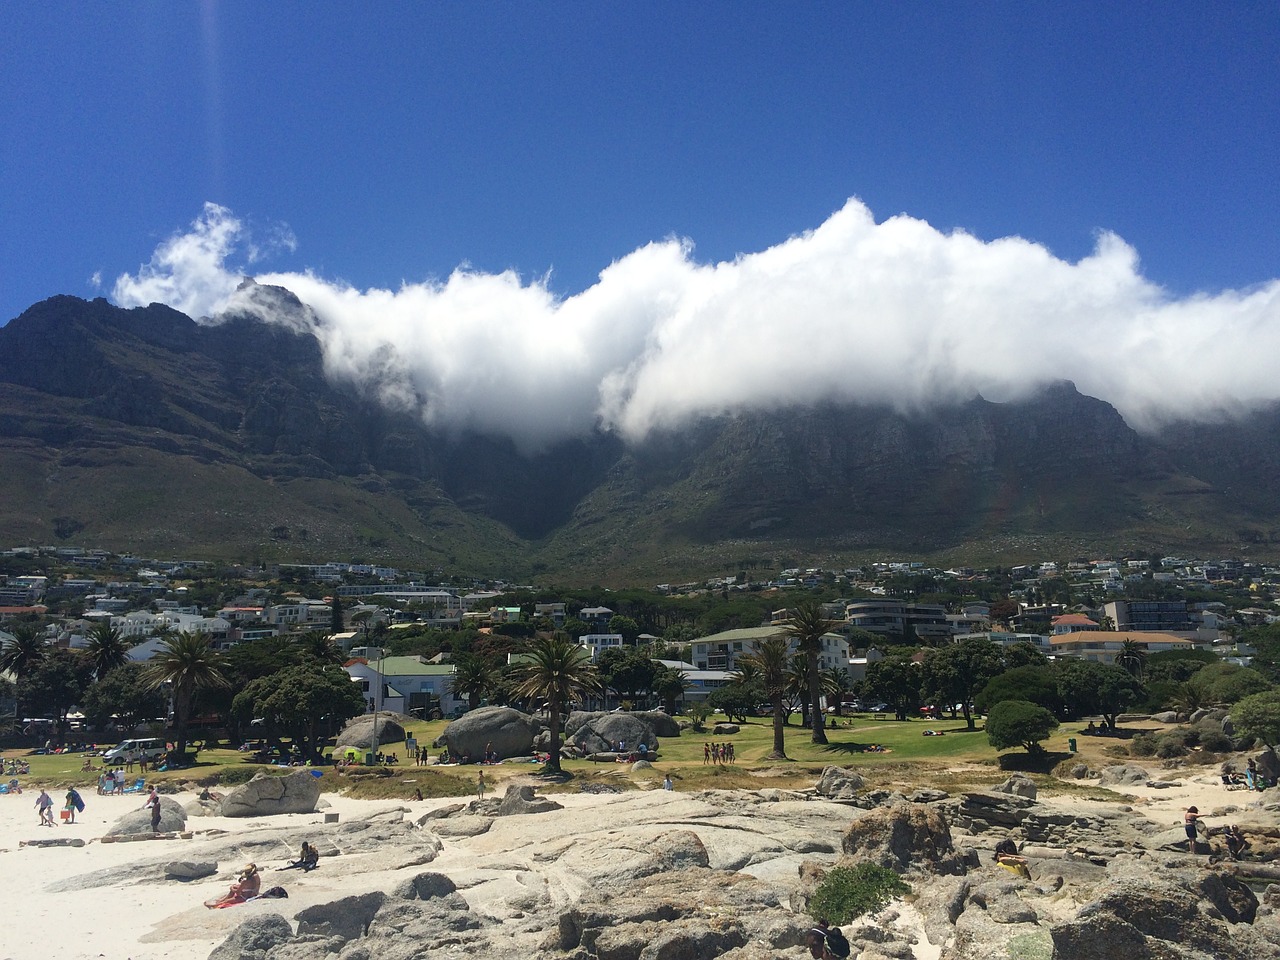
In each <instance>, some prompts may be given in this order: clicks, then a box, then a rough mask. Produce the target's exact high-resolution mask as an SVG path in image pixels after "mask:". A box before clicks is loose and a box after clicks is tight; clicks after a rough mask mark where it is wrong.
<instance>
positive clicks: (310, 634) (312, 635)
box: [289, 630, 343, 666]
mask: <svg viewBox="0 0 1280 960" xmlns="http://www.w3.org/2000/svg"><path fill="white" fill-rule="evenodd" d="M293 648H294V649H293V650H292V651H289V653H290V654H292V655H293V659H294V660H295V661H296V662H298V663H319V664H331V665H333V666H341V665H342V661H343V655H342V648H341V647H339V646H338V643H337V641H335V640H334V639H333V637H332V636H331V635H330V634H327V633H325V632H324V631H323V630H308V631H307V632H306V633H303V634H300V635H299V636H298V637H297V638H296V639H294V641H293Z"/></svg>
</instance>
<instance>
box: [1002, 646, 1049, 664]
mask: <svg viewBox="0 0 1280 960" xmlns="http://www.w3.org/2000/svg"><path fill="white" fill-rule="evenodd" d="M1048 662H1049V658H1048V657H1046V656H1045V655H1044V653H1043V652H1042V651H1041V650H1040V649H1039V648H1038V647H1037V646H1036V645H1035V644H1033V643H1028V642H1027V641H1026V640H1019V641H1018V642H1017V643H1012V644H1010V645H1009V646H1007V647H1005V648H1004V666H1005V669H1006V670H1013V669H1014V668H1015V667H1043V666H1044V665H1045V664H1047V663H1048Z"/></svg>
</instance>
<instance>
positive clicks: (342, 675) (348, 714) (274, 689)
mask: <svg viewBox="0 0 1280 960" xmlns="http://www.w3.org/2000/svg"><path fill="white" fill-rule="evenodd" d="M364 708H365V700H364V694H363V693H362V692H361V690H360V688H359V687H358V686H357V685H356V684H354V683H352V682H351V677H350V676H349V675H348V674H347V671H345V670H343V669H342V668H341V667H339V666H337V665H336V664H324V663H316V662H311V663H303V664H298V665H296V666H292V667H289V668H288V669H286V670H282V671H280V672H279V673H274V674H271V675H270V676H266V677H259V678H258V679H257V680H255V681H253V683H251V684H249V686H247V687H246V688H245V689H244V690H242V691H241V692H240V693H238V694H236V698H235V701H234V704H233V707H232V709H233V710H234V711H235V712H236V713H238V714H240V715H241V716H244V715H246V714H251V715H254V716H258V717H262V718H263V719H265V720H267V721H268V723H270V724H271V725H273V726H276V727H279V728H282V729H285V730H287V731H289V734H290V735H291V736H292V738H293V742H294V743H295V744H296V745H297V746H298V748H299V749H300V750H301V751H302V753H303V755H304V756H307V757H311V758H319V757H320V755H321V753H322V752H323V747H324V743H325V741H326V740H327V739H328V737H329V735H330V732H331V731H332V730H335V729H337V728H338V727H339V726H340V725H341V724H342V723H343V722H344V721H346V720H349V719H351V718H352V717H355V716H359V715H360V714H361V713H363V712H364Z"/></svg>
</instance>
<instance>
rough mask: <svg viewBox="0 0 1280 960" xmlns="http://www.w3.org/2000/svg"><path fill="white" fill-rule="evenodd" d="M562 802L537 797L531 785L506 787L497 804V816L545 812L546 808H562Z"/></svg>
mask: <svg viewBox="0 0 1280 960" xmlns="http://www.w3.org/2000/svg"><path fill="white" fill-rule="evenodd" d="M563 809H564V804H562V803H556V802H555V801H554V800H551V799H548V798H547V797H539V796H538V795H537V794H536V793H534V790H533V787H531V786H529V785H528V784H522V785H520V786H516V785H515V784H512V785H511V786H509V787H507V795H506V796H505V797H503V798H502V802H501V803H500V804H499V805H498V816H500V817H513V816H518V815H520V814H525V813H546V812H547V811H548V810H563Z"/></svg>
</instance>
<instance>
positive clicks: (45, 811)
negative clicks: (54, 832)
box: [36, 788, 53, 827]
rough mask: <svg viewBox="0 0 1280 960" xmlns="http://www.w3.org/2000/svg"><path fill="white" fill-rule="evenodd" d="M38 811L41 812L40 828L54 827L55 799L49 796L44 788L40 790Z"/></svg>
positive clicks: (37, 802)
mask: <svg viewBox="0 0 1280 960" xmlns="http://www.w3.org/2000/svg"><path fill="white" fill-rule="evenodd" d="M36 809H37V810H39V811H40V826H42V827H52V826H53V797H51V796H49V794H48V793H46V792H45V791H44V789H43V788H41V790H40V796H38V797H36Z"/></svg>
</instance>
